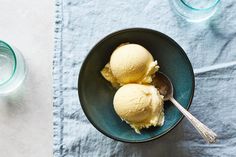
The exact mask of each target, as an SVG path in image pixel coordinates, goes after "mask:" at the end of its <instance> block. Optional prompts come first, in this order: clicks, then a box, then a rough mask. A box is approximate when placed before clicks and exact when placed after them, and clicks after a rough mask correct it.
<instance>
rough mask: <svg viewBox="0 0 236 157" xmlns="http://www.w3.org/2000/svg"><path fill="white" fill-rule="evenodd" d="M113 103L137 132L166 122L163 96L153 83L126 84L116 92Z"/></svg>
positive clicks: (121, 116) (121, 115)
mask: <svg viewBox="0 0 236 157" xmlns="http://www.w3.org/2000/svg"><path fill="white" fill-rule="evenodd" d="M113 104H114V109H115V111H116V113H117V114H118V115H119V116H120V118H121V119H122V120H124V121H126V122H127V123H128V124H130V126H131V127H132V128H133V129H134V130H135V132H136V133H140V129H142V128H148V127H150V126H162V125H163V123H164V112H163V110H164V109H163V96H161V95H160V93H159V92H158V90H157V89H156V88H155V87H154V86H152V85H141V84H127V85H124V86H122V87H121V88H119V90H118V91H117V92H116V94H115V96H114V99H113Z"/></svg>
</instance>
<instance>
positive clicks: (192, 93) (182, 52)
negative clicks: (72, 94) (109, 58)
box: [78, 27, 195, 143]
mask: <svg viewBox="0 0 236 157" xmlns="http://www.w3.org/2000/svg"><path fill="white" fill-rule="evenodd" d="M130 31H144V32H151V33H157V34H159V35H161V36H163V37H164V38H166V39H167V40H169V41H170V42H172V43H173V44H174V45H175V46H177V47H179V49H180V50H181V51H180V54H181V55H183V56H184V58H186V61H187V63H188V64H189V66H190V68H191V73H192V76H193V79H192V85H193V89H192V91H191V97H190V101H189V102H188V105H187V108H186V109H187V110H189V108H190V106H191V103H192V100H193V96H194V91H195V76H194V72H193V67H192V64H191V62H190V60H189V58H188V56H187V54H186V53H185V51H184V50H183V48H182V47H181V46H180V45H179V44H178V43H177V42H176V41H175V40H173V39H172V38H171V37H169V36H167V35H166V34H164V33H161V32H159V31H157V30H154V29H150V28H142V27H133V28H125V29H121V30H118V31H114V32H112V33H109V34H108V35H106V36H105V37H103V38H102V39H100V40H99V41H98V42H97V43H96V44H95V45H94V46H93V47H92V48H91V49H90V50H89V53H88V54H87V55H86V57H85V59H84V61H83V63H82V65H81V68H80V72H79V77H78V95H79V100H80V106H81V108H82V110H83V112H84V114H85V116H86V118H87V119H88V120H89V122H90V123H91V124H92V125H93V126H94V127H95V128H96V129H97V130H98V131H99V132H101V133H102V134H103V135H105V136H107V137H109V138H111V139H113V140H116V141H120V142H124V143H145V142H150V141H153V140H155V139H158V138H160V137H163V136H164V135H166V134H167V133H169V132H170V131H171V130H173V129H174V128H175V127H176V126H177V125H178V124H179V123H180V122H181V121H182V120H183V118H184V115H181V118H180V119H179V120H178V121H177V122H176V123H175V124H174V125H173V126H172V127H170V128H169V129H167V130H166V131H165V132H163V133H161V134H160V135H156V136H154V137H151V138H147V139H144V140H126V139H122V138H119V137H115V136H113V135H112V134H109V133H107V132H106V131H103V130H102V129H100V127H99V126H98V125H97V124H96V123H95V122H93V120H92V119H91V118H90V116H89V115H88V113H87V112H86V109H85V107H84V105H83V104H84V102H83V100H82V99H81V97H82V95H81V92H79V91H81V86H80V85H81V73H82V71H83V69H84V68H85V64H86V63H87V61H88V58H89V56H90V55H91V54H92V53H91V52H94V50H95V49H96V48H97V47H98V46H99V45H100V44H101V43H102V42H103V41H105V40H107V39H109V38H110V37H112V36H116V35H119V34H121V33H124V32H130Z"/></svg>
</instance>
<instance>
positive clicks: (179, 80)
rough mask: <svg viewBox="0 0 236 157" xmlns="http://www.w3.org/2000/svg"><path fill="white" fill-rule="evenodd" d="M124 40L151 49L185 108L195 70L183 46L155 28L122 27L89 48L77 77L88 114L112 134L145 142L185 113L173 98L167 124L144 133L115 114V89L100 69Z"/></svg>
mask: <svg viewBox="0 0 236 157" xmlns="http://www.w3.org/2000/svg"><path fill="white" fill-rule="evenodd" d="M125 42H130V43H136V44H140V45H142V46H144V47H145V48H146V49H148V50H149V51H150V52H151V54H152V55H153V57H154V59H155V60H157V61H158V64H159V65H160V67H161V68H160V71H162V72H164V73H165V74H166V75H167V76H169V78H170V79H171V81H172V83H173V86H174V93H175V94H174V97H175V98H176V100H177V101H178V102H180V103H181V104H182V105H183V107H185V108H186V109H188V108H189V106H190V104H191V101H192V97H193V94H194V85H195V81H194V73H193V69H192V66H191V63H190V61H189V59H188V57H187V55H186V54H185V52H184V50H183V49H182V48H181V47H180V46H179V45H178V44H177V43H176V42H175V41H174V40H172V39H171V38H170V37H168V36H166V35H164V34H162V33H160V32H157V31H155V30H150V29H145V28H131V29H125V30H121V31H118V32H115V33H112V34H110V35H108V36H107V37H105V38H104V39H102V40H101V41H100V42H99V43H98V44H97V45H95V46H94V48H93V49H92V50H91V51H90V53H89V54H88V56H87V58H86V59H85V61H84V63H83V65H82V67H81V70H80V75H79V81H78V92H79V98H80V102H81V106H82V108H83V110H84V113H85V115H86V116H87V118H88V119H89V121H90V122H91V123H92V124H93V125H94V126H95V127H96V128H97V129H98V130H99V131H100V132H102V133H103V134H105V135H107V136H108V137H110V138H113V139H116V140H119V141H123V142H131V143H132V142H135V143H137V142H146V141H150V140H152V139H156V138H158V137H160V136H162V135H164V134H166V133H167V132H168V131H170V130H171V129H172V128H174V127H175V126H176V125H177V124H178V123H179V122H180V121H181V119H182V118H183V116H182V114H181V113H180V112H179V111H178V110H177V109H176V108H175V107H174V106H173V105H171V103H170V102H165V123H164V125H163V126H162V127H153V128H149V129H144V130H142V131H141V133H142V134H136V133H135V132H134V130H133V129H131V127H130V126H129V125H128V124H126V123H125V122H122V121H121V119H120V118H119V117H118V116H117V115H116V113H115V111H114V109H113V96H114V94H115V89H114V88H113V87H112V86H111V85H110V83H109V82H107V81H106V80H105V79H104V78H103V77H102V75H101V74H100V71H101V70H102V68H103V67H104V65H105V64H106V63H107V62H108V61H109V59H110V56H111V54H112V52H113V50H114V49H115V48H116V47H117V46H119V45H120V44H121V43H125Z"/></svg>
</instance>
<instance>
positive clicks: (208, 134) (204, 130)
mask: <svg viewBox="0 0 236 157" xmlns="http://www.w3.org/2000/svg"><path fill="white" fill-rule="evenodd" d="M170 101H171V102H172V103H173V104H174V105H175V106H176V107H177V108H178V109H179V110H180V111H181V112H182V113H183V115H184V116H185V117H186V118H187V119H188V120H189V121H190V122H191V123H192V125H193V126H194V127H195V128H196V129H197V131H198V132H199V133H200V135H201V136H202V137H203V138H204V139H205V140H206V141H207V142H208V143H215V141H216V137H217V135H216V133H214V132H213V131H212V130H211V129H209V128H208V127H207V126H205V125H204V124H203V123H202V122H200V121H199V120H198V119H197V118H195V117H194V116H193V115H192V114H191V113H189V112H188V111H187V110H186V109H185V108H183V107H182V105H180V104H179V103H178V102H177V101H176V100H175V99H174V98H173V97H171V98H170Z"/></svg>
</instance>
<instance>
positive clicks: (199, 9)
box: [180, 0, 220, 11]
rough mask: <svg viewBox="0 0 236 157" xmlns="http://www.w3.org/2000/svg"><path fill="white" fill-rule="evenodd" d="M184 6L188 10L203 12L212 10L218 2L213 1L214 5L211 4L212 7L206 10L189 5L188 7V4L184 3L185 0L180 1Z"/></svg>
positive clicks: (218, 0)
mask: <svg viewBox="0 0 236 157" xmlns="http://www.w3.org/2000/svg"><path fill="white" fill-rule="evenodd" d="M180 1H181V2H182V3H183V4H184V5H185V6H187V7H188V8H190V9H193V10H196V11H204V10H210V9H212V8H214V7H215V6H216V5H217V4H218V3H219V2H220V0H215V1H214V3H212V5H210V6H209V7H207V8H197V7H193V6H191V5H189V4H188V3H186V2H185V0H180Z"/></svg>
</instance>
